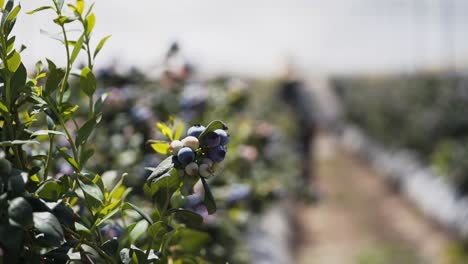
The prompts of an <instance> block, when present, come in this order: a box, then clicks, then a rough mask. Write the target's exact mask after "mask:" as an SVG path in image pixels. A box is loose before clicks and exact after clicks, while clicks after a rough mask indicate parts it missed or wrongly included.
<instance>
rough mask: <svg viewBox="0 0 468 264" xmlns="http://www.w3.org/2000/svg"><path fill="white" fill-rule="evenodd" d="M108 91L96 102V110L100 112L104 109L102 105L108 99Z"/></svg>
mask: <svg viewBox="0 0 468 264" xmlns="http://www.w3.org/2000/svg"><path fill="white" fill-rule="evenodd" d="M108 95H109V94H108V93H104V94H102V95H101V96H100V97H99V98H98V99H97V100H96V102H95V103H94V112H96V113H100V112H101V110H102V106H103V105H104V102H105V101H106V99H107V96H108Z"/></svg>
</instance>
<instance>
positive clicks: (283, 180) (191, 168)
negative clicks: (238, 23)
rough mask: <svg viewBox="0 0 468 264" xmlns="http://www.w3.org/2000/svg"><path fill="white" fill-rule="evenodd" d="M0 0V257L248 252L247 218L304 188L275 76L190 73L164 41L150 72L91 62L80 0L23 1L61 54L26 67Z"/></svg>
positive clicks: (236, 256) (178, 257) (10, 13)
mask: <svg viewBox="0 0 468 264" xmlns="http://www.w3.org/2000/svg"><path fill="white" fill-rule="evenodd" d="M0 2H1V5H2V6H3V8H2V20H1V24H0V29H1V30H0V55H1V56H0V58H1V60H2V69H1V71H0V74H1V78H2V79H1V81H2V87H1V90H0V96H1V98H0V99H1V100H0V112H1V117H0V120H1V126H0V128H1V129H0V137H1V142H0V146H1V155H0V263H67V262H68V261H75V262H80V263H227V262H229V263H251V262H252V261H253V260H252V259H251V254H249V243H248V241H246V237H247V235H246V232H247V231H248V230H249V226H250V225H252V224H253V223H254V222H255V220H254V219H256V217H257V216H258V215H259V214H262V212H264V210H266V209H268V208H269V207H270V206H271V205H273V204H274V203H275V202H276V201H279V200H284V199H286V198H288V197H294V196H298V195H297V194H298V193H299V194H300V193H306V192H305V191H304V190H303V189H304V187H306V186H303V185H301V184H299V183H298V182H299V181H297V180H296V179H297V176H298V174H299V171H300V159H301V157H300V153H298V152H297V151H296V145H295V144H296V140H295V135H296V134H295V132H296V131H297V127H296V124H295V123H294V119H291V118H290V117H291V115H290V111H289V110H288V108H287V106H286V105H284V104H283V103H282V102H281V100H279V98H278V96H277V91H276V87H277V86H278V82H276V81H271V80H269V81H265V80H242V79H240V78H232V77H229V76H221V77H216V78H205V79H201V78H200V77H197V75H196V74H195V73H194V71H193V67H189V65H187V64H180V63H173V61H175V59H174V58H175V57H177V55H178V52H179V49H178V47H177V45H173V46H171V47H170V48H169V50H168V51H167V56H166V58H165V60H164V61H162V62H161V63H160V65H161V66H160V68H159V69H160V72H161V73H160V75H159V77H158V78H149V77H147V76H146V75H145V74H144V73H142V72H138V71H136V70H132V71H129V72H127V73H117V72H116V71H114V69H113V68H112V67H111V68H105V69H102V70H99V71H97V72H96V71H95V70H93V66H94V62H95V60H96V59H98V58H99V56H98V54H99V52H100V50H101V49H102V48H103V47H104V45H105V43H106V41H108V40H109V37H103V38H102V39H100V40H99V41H96V42H97V43H98V44H97V45H91V43H94V42H92V41H91V40H92V39H93V38H94V37H95V36H94V35H93V28H94V24H95V22H96V16H95V15H94V13H93V10H92V9H93V5H90V4H89V3H86V2H85V1H83V0H77V1H63V0H51V1H50V5H46V6H42V7H38V9H36V10H34V11H32V12H30V14H34V13H36V12H49V13H50V14H51V18H52V19H53V21H54V23H55V24H56V25H57V28H58V29H60V30H61V32H62V33H61V34H60V35H59V36H58V37H56V38H59V40H60V41H61V42H62V43H63V44H64V45H63V51H64V52H63V55H64V56H66V58H67V63H66V65H63V66H62V65H56V64H55V63H54V62H52V61H50V60H44V61H42V62H38V63H37V64H36V68H35V69H34V70H32V71H28V70H27V69H26V67H25V66H24V65H23V63H22V58H21V57H22V53H21V51H22V50H23V46H21V48H18V49H15V47H19V46H20V44H19V43H15V37H14V36H13V35H12V32H13V31H12V30H13V28H14V26H15V23H16V18H17V15H18V14H19V13H20V12H23V11H22V10H21V5H20V4H18V3H15V2H14V1H7V2H6V3H3V1H0ZM28 11H29V10H28ZM70 14H71V15H70ZM70 28H73V34H70V33H69V32H68V30H69V29H70ZM77 28H79V29H78V30H77ZM77 32H79V34H78V33H77ZM101 37H102V36H101ZM109 41H111V40H109ZM80 56H82V57H83V58H86V60H85V61H86V63H85V65H84V66H82V65H80V66H78V65H77V63H75V61H77V58H80ZM44 64H45V65H46V66H44ZM221 120H222V121H221Z"/></svg>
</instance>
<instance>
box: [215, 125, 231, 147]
mask: <svg viewBox="0 0 468 264" xmlns="http://www.w3.org/2000/svg"><path fill="white" fill-rule="evenodd" d="M214 132H215V133H216V134H218V135H219V137H220V138H221V142H220V144H221V145H223V146H225V145H227V143H229V134H228V133H227V131H226V130H223V129H216V130H215V131H214Z"/></svg>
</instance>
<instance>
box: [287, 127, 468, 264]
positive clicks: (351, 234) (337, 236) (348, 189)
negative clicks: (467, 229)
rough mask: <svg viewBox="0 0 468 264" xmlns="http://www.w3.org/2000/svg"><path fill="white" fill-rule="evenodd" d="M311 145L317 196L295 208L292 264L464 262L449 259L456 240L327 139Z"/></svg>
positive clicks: (324, 138)
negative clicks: (312, 202)
mask: <svg viewBox="0 0 468 264" xmlns="http://www.w3.org/2000/svg"><path fill="white" fill-rule="evenodd" d="M315 148H316V149H315V150H316V155H315V156H316V160H315V182H316V183H315V185H316V186H317V188H318V190H319V192H320V195H321V196H320V201H319V202H318V203H317V204H315V205H312V206H307V205H300V206H299V208H298V210H299V211H300V212H301V213H300V214H299V216H298V219H297V221H298V223H299V226H300V227H299V228H300V229H301V230H300V232H299V233H300V234H301V236H300V239H299V244H298V246H297V248H296V256H297V260H296V263H300V264H314V263H317V264H347V263H351V264H355V263H356V264H387V263H388V264H418V263H421V264H426V263H428V264H432V263H433V264H453V263H467V262H462V261H463V260H459V258H457V257H454V256H455V255H457V254H458V253H457V249H456V246H454V245H456V244H455V243H454V242H453V240H452V238H451V237H450V236H449V235H448V234H447V233H446V232H444V231H443V230H441V229H440V228H439V227H437V225H436V224H435V223H433V222H432V221H430V220H429V219H428V218H426V217H424V216H423V215H421V214H420V213H419V212H418V211H417V209H415V208H414V207H412V206H411V204H409V203H408V202H407V201H406V200H405V199H404V198H402V196H400V195H399V194H398V193H397V192H395V191H394V190H393V189H392V188H391V187H390V186H389V184H388V183H386V182H385V180H384V179H383V178H382V177H379V175H378V172H376V171H375V170H373V169H371V168H370V167H369V166H367V165H366V164H365V163H364V162H363V161H361V160H359V159H357V158H356V157H354V156H353V155H352V153H350V152H348V151H346V150H345V149H343V148H341V147H340V146H339V145H338V144H337V142H336V141H335V139H334V138H333V137H331V136H330V135H327V134H323V133H322V134H320V135H319V136H318V139H317V141H316V144H315ZM455 259H458V260H455ZM465 260H466V259H465Z"/></svg>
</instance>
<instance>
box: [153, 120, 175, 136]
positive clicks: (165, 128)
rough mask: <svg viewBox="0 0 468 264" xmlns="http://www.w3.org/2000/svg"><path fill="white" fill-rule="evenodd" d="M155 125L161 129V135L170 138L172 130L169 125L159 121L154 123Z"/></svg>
mask: <svg viewBox="0 0 468 264" xmlns="http://www.w3.org/2000/svg"><path fill="white" fill-rule="evenodd" d="M156 127H157V128H158V129H159V131H161V133H163V135H165V136H166V137H167V138H169V139H170V140H172V130H171V128H170V127H168V126H167V125H165V124H164V123H160V122H158V123H157V124H156Z"/></svg>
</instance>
